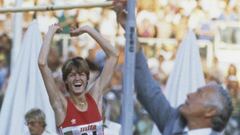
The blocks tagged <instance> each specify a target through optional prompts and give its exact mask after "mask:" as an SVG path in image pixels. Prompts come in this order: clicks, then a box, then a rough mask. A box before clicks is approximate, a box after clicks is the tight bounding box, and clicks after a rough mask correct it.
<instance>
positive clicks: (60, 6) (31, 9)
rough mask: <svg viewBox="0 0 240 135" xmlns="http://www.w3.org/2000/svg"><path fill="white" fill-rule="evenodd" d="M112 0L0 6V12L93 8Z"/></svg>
mask: <svg viewBox="0 0 240 135" xmlns="http://www.w3.org/2000/svg"><path fill="white" fill-rule="evenodd" d="M112 4H113V2H112V1H106V2H87V3H82V4H78V5H57V6H54V5H49V6H34V7H11V8H0V14H1V13H13V12H27V11H53V10H70V9H76V8H95V7H111V6H112Z"/></svg>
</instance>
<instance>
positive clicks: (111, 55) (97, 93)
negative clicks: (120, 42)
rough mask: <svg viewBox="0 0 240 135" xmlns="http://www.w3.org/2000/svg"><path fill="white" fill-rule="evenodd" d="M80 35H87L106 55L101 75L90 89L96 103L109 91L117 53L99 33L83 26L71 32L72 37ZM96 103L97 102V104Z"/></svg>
mask: <svg viewBox="0 0 240 135" xmlns="http://www.w3.org/2000/svg"><path fill="white" fill-rule="evenodd" d="M82 33H88V34H89V35H90V36H91V37H92V38H93V39H95V40H96V41H97V43H98V44H99V45H100V46H101V48H102V49H103V51H104V52H105V54H106V61H105V64H104V67H103V70H102V72H101V75H100V76H99V77H98V78H97V80H96V81H95V83H94V84H93V86H92V87H91V88H90V93H91V95H92V96H93V98H94V99H95V100H96V101H99V100H101V98H102V95H103V94H104V93H105V92H106V91H107V90H109V89H107V87H108V85H109V83H110V81H111V79H112V76H113V73H114V70H115V68H116V65H117V61H118V55H119V54H118V51H117V49H115V48H114V47H113V46H112V45H111V44H110V42H109V41H107V40H106V39H105V38H104V37H103V36H101V34H100V33H99V32H97V31H96V30H95V29H93V28H91V27H88V26H83V27H80V28H78V29H76V30H74V31H71V35H72V36H76V35H79V34H82ZM97 103H98V102H97Z"/></svg>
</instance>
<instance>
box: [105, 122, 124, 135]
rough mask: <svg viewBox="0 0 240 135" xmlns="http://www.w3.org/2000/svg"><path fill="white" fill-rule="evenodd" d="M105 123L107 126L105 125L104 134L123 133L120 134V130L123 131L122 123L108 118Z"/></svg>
mask: <svg viewBox="0 0 240 135" xmlns="http://www.w3.org/2000/svg"><path fill="white" fill-rule="evenodd" d="M105 125H106V126H107V127H104V135H121V134H120V131H121V125H120V124H118V123H116V122H113V121H109V120H106V121H105Z"/></svg>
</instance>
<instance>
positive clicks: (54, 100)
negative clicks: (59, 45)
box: [38, 24, 67, 125]
mask: <svg viewBox="0 0 240 135" xmlns="http://www.w3.org/2000/svg"><path fill="white" fill-rule="evenodd" d="M59 29H60V27H59V26H58V25H57V24H54V25H51V26H49V30H48V32H47V34H46V35H45V37H44V40H43V44H42V48H41V51H40V54H39V58H38V66H39V69H40V71H41V74H42V77H43V81H44V84H45V87H46V89H47V93H48V96H49V100H50V103H51V106H52V108H53V110H54V113H55V118H56V124H57V125H60V124H61V123H62V122H63V121H64V118H65V115H66V107H67V100H66V99H65V97H64V95H63V94H62V93H61V92H60V90H58V87H57V85H56V83H55V81H54V78H53V76H52V72H51V70H50V68H49V67H48V64H47V58H48V54H49V49H50V44H51V41H52V38H53V36H54V34H55V33H56V31H57V30H59Z"/></svg>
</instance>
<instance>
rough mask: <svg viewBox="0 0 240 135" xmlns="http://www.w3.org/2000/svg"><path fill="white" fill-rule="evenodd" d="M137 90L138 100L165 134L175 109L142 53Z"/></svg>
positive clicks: (140, 53) (139, 55)
mask: <svg viewBox="0 0 240 135" xmlns="http://www.w3.org/2000/svg"><path fill="white" fill-rule="evenodd" d="M135 89H136V92H137V96H138V100H139V101H140V102H141V104H142V105H143V106H144V107H145V108H146V110H147V111H148V112H149V114H150V115H151V117H152V119H153V120H154V122H155V123H156V124H157V126H158V128H159V129H160V131H161V132H163V130H164V127H165V125H166V124H167V122H168V120H169V119H170V116H171V114H172V112H173V110H174V109H173V108H172V107H171V106H170V104H169V102H168V101H167V99H166V97H165V96H164V94H163V93H162V90H161V88H160V86H159V83H157V82H156V81H155V80H154V79H153V77H152V75H151V73H150V71H149V69H148V65H147V63H146V58H145V56H144V54H143V52H142V51H138V52H137V54H136V66H135Z"/></svg>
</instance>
